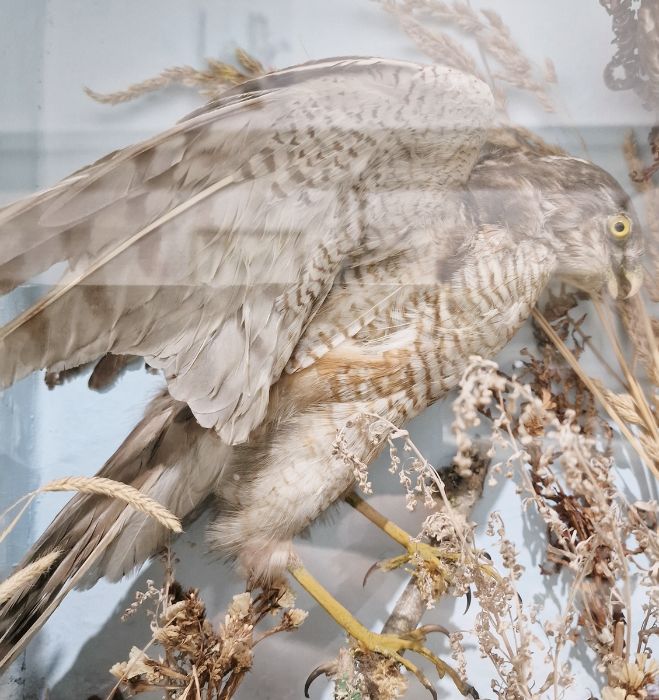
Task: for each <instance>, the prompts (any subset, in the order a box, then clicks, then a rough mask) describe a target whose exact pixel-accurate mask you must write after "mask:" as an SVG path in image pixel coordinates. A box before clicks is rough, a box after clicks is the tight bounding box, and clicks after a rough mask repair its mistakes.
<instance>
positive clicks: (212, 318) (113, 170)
mask: <svg viewBox="0 0 659 700" xmlns="http://www.w3.org/2000/svg"><path fill="white" fill-rule="evenodd" d="M492 113H493V112H492V97H491V94H490V93H489V89H488V88H487V87H486V86H485V85H483V84H482V83H480V82H479V81H478V80H476V79H475V78H473V77H471V76H467V75H464V74H462V73H459V72H457V71H455V70H452V69H448V68H445V67H437V66H420V65H417V64H412V63H403V62H397V61H389V60H384V59H358V58H350V59H331V60H327V61H322V62H318V63H315V64H309V65H305V66H298V67H294V68H291V69H287V70H284V71H279V72H277V73H273V74H271V75H269V76H265V77H263V78H259V79H257V80H254V81H249V82H248V83H246V84H244V85H242V86H239V87H238V88H235V89H233V90H232V91H230V92H229V93H227V94H226V95H225V96H224V97H222V98H220V99H219V100H217V101H215V102H213V103H211V104H209V105H208V106H206V107H205V108H203V109H202V110H199V111H198V112H196V113H194V114H193V115H191V116H190V117H189V118H187V119H185V120H184V121H182V122H180V123H179V124H178V125H176V126H175V127H174V128H172V129H170V130H169V131H167V132H165V133H163V134H160V135H158V136H156V137H154V138H152V139H149V140H147V141H145V142H143V143H141V144H137V145H135V146H131V147H128V148H126V149H123V150H121V151H118V152H115V153H114V154H110V155H109V156H106V157H105V158H104V159H102V160H100V161H98V162H97V163H95V164H93V165H91V166H89V167H88V168H85V169H83V170H81V171H79V172H78V173H75V174H73V175H72V176H70V177H69V178H67V179H65V180H64V181H62V183H60V184H58V185H55V186H54V187H52V188H50V189H49V190H46V191H45V192H42V193H40V194H37V195H34V196H32V197H30V198H28V199H27V200H25V201H23V202H20V203H18V204H14V205H10V206H9V207H6V208H5V209H4V210H0V243H1V245H0V285H1V286H2V289H3V290H5V291H6V290H9V289H12V288H14V287H15V286H17V285H20V284H23V283H25V282H27V281H29V280H30V279H31V278H32V277H34V276H35V275H37V274H40V273H43V272H46V271H50V272H49V274H50V275H52V276H54V278H55V279H54V286H53V287H52V289H51V290H50V291H49V292H47V293H46V295H45V296H44V297H43V298H42V299H40V300H39V301H38V302H37V303H36V304H35V305H34V306H33V307H31V308H30V309H28V310H27V311H26V312H25V313H24V314H23V315H21V316H19V317H17V318H15V319H14V320H13V321H12V322H10V323H9V324H7V325H6V326H5V327H4V328H2V329H0V346H1V347H0V385H4V386H6V385H8V384H10V383H12V382H14V381H16V380H17V379H19V378H20V377H22V376H24V375H26V374H28V373H29V372H31V371H34V370H36V369H38V368H43V367H48V368H50V369H51V370H53V371H58V370H62V369H66V368H69V367H73V366H76V365H79V364H83V363H86V362H90V361H93V360H96V359H97V358H99V357H102V356H104V355H105V354H106V353H108V352H110V353H113V354H128V355H141V356H143V357H145V358H146V360H147V362H149V364H150V365H152V366H153V367H157V368H160V369H162V370H163V372H164V375H165V377H166V379H167V382H168V386H169V391H170V393H171V395H172V396H173V397H174V398H175V399H177V400H180V401H185V402H187V403H188V405H189V406H190V408H191V410H192V412H193V413H194V415H195V417H196V418H197V420H198V421H199V423H200V424H201V425H202V426H205V427H209V428H210V427H212V428H215V429H216V430H217V431H218V432H219V433H220V435H221V437H222V438H223V439H224V440H225V441H227V442H230V443H235V442H240V441H243V440H245V439H246V438H247V436H248V435H249V432H250V431H251V430H252V429H253V427H254V426H256V425H257V424H258V423H259V422H260V420H261V419H262V417H263V415H264V413H265V410H266V407H267V401H268V394H269V389H270V386H271V385H272V383H273V382H275V381H276V380H277V378H278V377H279V375H280V374H281V372H282V370H283V369H284V367H285V365H286V363H287V362H288V360H289V358H290V357H291V354H292V353H293V350H294V348H295V346H296V344H297V343H298V341H299V339H300V337H301V335H302V334H303V332H304V330H305V328H306V327H307V326H308V324H309V322H310V321H311V319H312V318H313V316H314V314H315V313H316V311H317V310H318V308H319V306H320V305H321V304H322V303H323V300H324V299H325V297H326V295H327V294H328V292H329V290H330V288H331V286H332V284H333V283H334V280H335V278H336V277H337V275H338V274H339V273H340V272H341V270H342V269H343V268H344V267H345V266H346V265H347V264H353V263H354V261H355V259H358V258H359V257H360V256H367V257H369V256H370V258H373V257H374V256H375V257H378V258H381V259H384V258H386V257H387V256H388V255H393V254H396V253H397V252H399V251H400V250H402V249H404V248H405V246H406V245H408V244H407V243H406V242H405V240H404V236H402V235H401V231H400V230H394V231H392V230H388V231H386V232H384V233H383V231H384V229H383V227H382V226H380V227H379V228H378V227H377V226H376V227H375V228H373V227H369V225H368V224H365V222H364V211H367V210H368V206H369V205H368V204H367V203H366V202H367V200H368V198H369V197H370V196H371V195H372V194H374V196H375V199H376V200H377V198H378V197H386V196H394V195H393V194H391V193H395V192H396V190H397V189H398V188H401V187H402V188H403V189H405V188H407V192H408V194H407V196H410V195H414V193H415V192H416V191H418V190H419V189H425V190H429V191H431V192H432V193H433V196H435V198H437V197H441V190H442V189H447V188H451V187H454V186H455V185H458V184H461V183H464V182H465V181H466V179H467V178H468V176H469V173H470V171H471V168H472V167H473V164H474V162H475V160H476V158H477V156H478V153H479V150H480V146H481V144H482V142H483V140H484V136H485V131H486V129H487V128H488V127H489V125H490V122H491V119H492ZM383 173H386V181H383ZM410 178H411V180H410ZM387 193H390V194H387ZM424 201H425V200H424ZM426 213H427V212H426ZM424 215H425V214H424ZM375 218H377V217H375ZM412 225H414V221H412ZM62 270H63V271H62ZM358 325H359V324H356V326H355V327H357V326H358Z"/></svg>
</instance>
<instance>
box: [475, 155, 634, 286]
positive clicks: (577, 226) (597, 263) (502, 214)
mask: <svg viewBox="0 0 659 700" xmlns="http://www.w3.org/2000/svg"><path fill="white" fill-rule="evenodd" d="M497 161H498V163H497ZM494 163H497V165H496V166H494ZM480 165H481V164H479V166H477V170H478V169H479V167H480ZM482 166H484V172H482V173H481V174H479V175H477V178H478V179H481V183H482V184H481V187H484V185H485V182H486V181H487V180H486V179H485V178H486V177H487V173H486V171H488V170H490V168H491V167H493V166H494V167H496V170H497V172H498V175H499V184H498V186H497V187H495V190H496V193H497V200H496V201H493V198H492V197H490V198H489V199H490V204H489V205H487V206H486V209H489V212H488V214H489V215H490V216H492V215H493V214H494V211H493V208H494V209H496V210H497V211H498V212H499V213H498V214H496V216H497V217H498V218H499V219H503V221H504V223H505V225H506V226H507V228H509V230H511V231H512V232H513V233H514V235H516V236H524V237H526V238H528V237H529V236H530V237H537V238H538V239H539V240H541V241H542V242H543V243H544V244H548V245H549V246H550V247H551V248H552V249H553V251H554V253H555V255H556V259H557V269H556V274H557V276H558V277H559V279H562V280H563V281H565V282H568V283H570V284H572V285H573V286H575V287H577V288H579V289H582V290H584V291H586V292H588V293H590V294H598V293H599V292H600V291H601V290H603V289H604V288H608V290H609V292H610V293H611V294H612V296H613V297H614V298H627V297H630V296H633V295H634V294H635V293H636V292H637V291H638V290H639V289H640V286H641V283H642V279H643V272H642V267H641V258H642V253H643V241H642V235H641V227H640V224H639V222H638V217H637V216H636V213H635V211H634V207H633V206H632V203H631V200H630V198H629V196H628V195H627V194H626V192H625V191H624V190H623V189H622V187H621V186H620V185H619V184H618V182H617V181H616V180H615V179H614V178H613V177H612V176H611V175H609V173H607V172H606V171H604V170H602V169H601V168H599V167H598V166H596V165H594V164H593V163H589V162H588V161H585V160H581V159H579V158H572V157H570V156H529V155H528V154H523V153H520V152H516V153H508V154H501V153H499V154H497V155H493V156H492V157H490V158H488V159H487V162H485V161H484V162H483V163H482ZM494 174H495V173H494V171H493V170H490V173H489V175H494ZM488 179H489V178H488ZM491 181H492V180H491V179H490V182H491ZM502 188H503V190H504V191H505V192H506V194H504V192H502Z"/></svg>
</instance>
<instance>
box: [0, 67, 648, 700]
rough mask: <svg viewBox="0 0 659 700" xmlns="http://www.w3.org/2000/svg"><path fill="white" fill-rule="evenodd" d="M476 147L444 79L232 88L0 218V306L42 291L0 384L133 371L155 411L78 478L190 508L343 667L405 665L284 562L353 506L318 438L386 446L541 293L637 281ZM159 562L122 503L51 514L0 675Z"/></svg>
mask: <svg viewBox="0 0 659 700" xmlns="http://www.w3.org/2000/svg"><path fill="white" fill-rule="evenodd" d="M493 124H494V108H493V99H492V95H491V93H490V90H489V88H488V87H487V86H486V85H485V84H483V83H482V82H480V81H479V80H477V79H476V78H474V77H472V76H470V75H465V74H463V73H461V72H459V71H456V70H454V69H450V68H446V67H440V66H424V65H417V64H414V63H405V62H400V61H393V60H385V59H377V58H339V59H331V60H324V61H319V62H314V63H309V64H306V65H302V66H297V67H293V68H289V69H286V70H281V71H278V72H275V73H272V74H270V75H267V76H265V77H261V78H258V79H254V80H250V81H249V82H246V83H244V84H243V85H240V86H239V87H236V88H234V89H231V90H229V91H228V92H226V94H224V95H223V96H222V97H220V98H219V99H217V100H215V101H213V102H211V103H209V104H208V105H206V106H205V107H203V108H201V109H199V110H198V111H196V112H194V113H193V114H191V115H190V116H189V117H187V118H185V119H184V120H183V121H181V122H179V123H178V124H177V125H176V126H174V127H173V128H172V129H170V130H169V131H166V132H165V133H162V134H159V135H158V136H155V137H154V138H151V139H149V140H147V141H144V142H143V143H140V144H137V145H135V146H130V147H128V148H125V149H123V150H120V151H116V152H114V153H111V154H110V155H108V156H106V157H105V158H102V159H101V160H99V161H98V162H96V163H94V164H93V165H90V166H89V167H86V168H83V169H82V170H79V171H78V172H76V173H74V174H73V175H71V176H70V177H68V178H66V179H64V180H63V181H62V182H60V183H58V184H56V185H54V186H53V187H51V188H50V189H47V190H45V191H43V192H40V193H38V194H36V195H34V196H31V197H28V198H27V199H24V200H22V201H19V202H16V203H14V204H11V205H9V206H8V207H6V208H4V209H3V210H0V240H1V242H2V245H1V246H0V279H1V283H2V285H3V291H5V292H7V291H9V290H11V289H13V288H15V287H16V286H18V285H21V284H23V283H25V282H26V281H28V280H30V279H32V278H34V277H35V276H36V275H38V274H40V273H42V272H44V271H46V270H49V269H51V268H53V270H59V271H60V272H61V271H62V270H64V271H63V272H61V278H60V279H59V281H58V282H57V284H56V285H55V286H54V287H53V288H52V289H51V290H50V291H49V292H48V293H46V294H45V296H44V297H42V298H41V299H40V300H39V301H38V302H37V303H35V304H34V306H32V307H30V308H29V309H28V310H27V311H25V312H24V313H22V314H21V315H20V316H18V317H17V318H15V319H14V320H13V321H11V322H10V323H8V324H7V325H6V326H4V328H2V329H0V342H1V345H2V347H1V352H0V382H1V383H2V385H3V386H9V385H10V384H12V383H13V382H15V381H17V380H18V379H20V378H21V377H24V376H26V375H27V374H29V373H31V372H34V371H35V370H38V369H42V368H47V369H50V370H51V371H58V370H62V369H65V368H72V367H76V366H79V365H82V364H85V363H90V362H94V361H97V360H99V358H103V357H104V356H106V354H107V353H112V354H114V355H117V354H118V355H130V356H140V357H143V358H145V360H146V361H147V362H148V364H149V365H150V366H151V367H154V368H158V369H159V370H161V371H162V374H163V376H164V378H165V379H166V382H167V389H166V390H165V391H163V393H162V394H161V395H160V396H158V397H157V398H156V399H155V400H153V401H152V402H151V404H150V405H149V406H148V408H147V409H146V413H145V416H144V418H143V419H142V420H141V421H140V423H139V424H138V425H137V426H136V427H135V429H134V430H133V432H132V433H131V434H130V435H129V436H128V438H127V439H126V440H125V442H124V443H123V445H122V446H121V447H120V448H119V449H118V450H117V452H116V453H115V454H114V455H113V456H112V457H111V458H110V460H109V461H108V462H107V464H106V465H105V466H104V467H103V468H102V469H101V471H100V472H99V475H100V476H104V477H109V478H112V479H116V480H120V481H123V482H126V483H128V484H131V485H133V486H134V487H136V488H138V489H140V490H142V491H143V492H144V493H146V494H148V495H150V496H152V497H153V498H154V499H156V500H158V501H160V502H161V503H162V504H164V505H165V506H167V507H168V508H169V509H170V510H171V511H173V512H174V513H175V514H176V515H178V516H179V517H181V518H183V519H187V520H189V519H190V518H192V517H194V516H195V515H197V513H198V512H199V511H200V509H202V507H204V506H205V505H207V504H209V503H211V502H212V503H213V504H214V507H215V513H216V515H215V518H214V521H213V522H212V525H211V526H210V529H209V533H208V542H209V546H210V548H211V549H212V550H214V551H217V552H219V553H221V554H223V555H226V556H228V557H230V558H232V559H233V560H234V561H235V562H236V564H237V566H238V567H239V568H240V570H241V571H242V572H243V573H244V574H245V575H248V576H250V577H251V579H252V580H254V581H257V582H262V583H263V582H268V581H273V580H276V579H278V578H279V577H281V576H282V575H284V574H285V572H286V569H288V570H289V571H290V572H291V573H292V574H293V576H294V577H295V578H296V579H297V580H298V581H299V582H300V583H301V584H302V585H303V586H305V587H306V588H307V589H308V590H309V591H310V592H311V594H312V595H314V596H315V597H316V599H317V600H318V601H319V602H320V603H321V605H323V606H324V607H325V608H327V609H328V610H329V612H330V613H331V614H333V615H334V617H335V618H336V619H338V620H339V621H340V623H341V624H342V625H343V626H344V627H345V628H346V629H347V630H348V631H349V632H350V633H351V634H352V635H353V636H355V637H356V638H357V639H358V641H360V642H361V643H362V644H363V645H364V646H366V647H369V648H371V649H375V650H377V651H380V652H382V653H385V654H389V655H390V656H394V657H395V658H397V659H402V657H399V656H398V652H399V651H400V650H401V649H404V648H408V649H409V648H414V649H416V650H417V651H419V649H418V648H416V647H415V646H414V645H412V644H411V643H410V642H409V641H406V640H401V639H397V638H395V637H391V636H387V635H384V636H382V635H375V634H374V633H370V632H368V630H366V629H365V628H363V627H361V626H360V625H359V624H358V623H357V622H356V621H354V620H353V619H352V618H349V616H348V614H347V611H345V610H344V609H342V608H340V606H339V605H338V603H337V602H336V601H333V600H332V599H331V598H330V597H329V594H327V592H326V591H324V590H323V589H322V588H321V587H320V584H318V582H315V581H314V580H313V579H311V577H310V576H309V575H308V574H307V572H306V571H305V570H304V569H303V568H302V565H301V563H300V561H299V560H298V559H297V558H296V557H295V556H294V554H293V553H292V544H291V543H292V541H293V539H294V538H295V536H296V535H297V534H299V533H300V532H302V531H303V530H305V529H306V528H308V527H309V526H310V525H311V524H312V523H313V521H314V520H315V519H316V518H318V517H319V516H320V515H321V514H322V513H323V512H324V511H325V510H326V509H327V508H329V506H331V505H332V504H333V503H334V502H335V501H337V499H340V498H341V497H342V496H343V495H345V494H346V493H347V492H349V491H350V489H351V488H352V487H353V484H354V474H353V469H352V468H351V466H350V465H349V464H347V463H346V461H345V460H344V459H342V458H341V456H337V455H336V454H333V450H332V444H333V442H334V440H335V437H336V433H337V430H338V429H341V428H343V427H344V426H345V425H346V422H347V421H348V419H349V418H350V417H352V416H354V415H355V414H357V413H360V412H366V413H369V414H376V415H378V416H382V417H384V418H386V419H387V420H388V421H391V422H393V423H395V424H398V425H401V424H403V423H405V422H406V421H408V420H410V419H411V418H412V417H413V416H415V415H417V414H418V413H419V412H421V411H422V410H423V409H425V408H426V407H427V406H428V405H429V404H431V403H433V402H434V401H436V400H438V399H440V398H441V397H442V396H444V395H445V394H446V393H447V392H448V391H449V390H450V389H451V388H452V387H454V386H455V385H456V383H457V382H458V380H459V378H460V375H461V372H462V371H463V369H464V368H465V365H466V363H467V361H468V358H469V357H470V356H471V355H474V354H480V355H483V356H485V357H492V356H494V355H495V354H496V353H497V352H498V351H499V350H500V349H501V348H502V347H503V346H504V345H505V344H506V342H507V341H508V340H509V339H510V338H511V336H512V335H513V334H514V333H515V331H516V330H517V329H518V328H519V327H520V325H521V324H522V323H523V321H524V320H525V319H526V318H527V317H528V316H529V314H530V312H531V310H532V308H533V306H534V304H535V303H536V301H537V299H538V296H539V295H540V293H541V292H542V290H543V288H544V287H545V286H546V285H547V283H548V282H549V281H550V280H551V279H552V278H560V279H562V280H564V281H566V282H569V283H572V284H573V285H575V286H577V287H579V288H580V289H583V290H587V291H589V292H592V293H599V291H600V289H601V288H603V287H606V286H607V285H608V287H609V290H610V291H611V292H612V293H613V294H614V296H628V295H631V294H632V293H634V292H635V291H636V290H637V289H638V287H639V285H640V279H641V278H640V256H641V242H640V238H639V236H640V232H639V230H638V224H637V221H636V217H635V215H634V213H633V211H632V208H631V205H630V202H629V199H628V197H627V196H626V195H625V193H624V192H623V190H622V189H621V187H620V186H619V185H618V184H617V183H616V181H615V180H614V179H613V178H612V177H610V176H609V175H608V174H607V173H605V172H603V171H602V170H601V169H599V168H597V167H596V166H594V165H592V164H590V163H588V162H586V161H583V160H580V159H576V158H570V157H558V156H551V157H548V156H539V155H533V154H530V153H526V152H522V151H519V150H506V149H505V148H502V147H495V146H491V145H488V142H487V132H488V128H490V127H491V126H492V125H493ZM54 266H55V267H54ZM51 274H52V271H51ZM345 438H346V441H347V444H348V448H349V450H350V452H351V453H353V454H354V455H356V456H357V457H358V458H359V459H360V460H362V461H364V462H369V461H371V460H372V459H373V458H374V456H375V455H376V454H377V452H378V450H379V447H380V446H379V445H374V444H372V442H370V441H369V440H368V439H367V437H366V435H365V434H364V433H363V431H362V430H360V429H358V428H357V427H353V428H352V429H351V428H348V429H346V431H345ZM166 541H167V532H166V531H165V530H164V528H163V527H162V526H161V525H159V524H158V523H157V522H155V521H154V520H153V519H151V518H149V517H148V516H146V515H144V514H142V513H138V512H136V511H134V510H133V509H131V508H130V507H127V506H125V505H124V504H120V503H118V502H116V501H114V500H111V499H107V498H103V497H100V496H77V497H75V498H73V500H72V501H71V502H70V503H69V504H68V505H67V506H66V507H65V508H64V510H63V511H62V512H61V513H60V515H59V516H58V517H57V518H56V519H55V521H54V522H53V523H52V525H51V526H50V527H49V528H48V530H47V531H46V532H45V533H44V535H43V536H42V537H41V539H40V540H39V541H38V542H37V543H36V544H35V545H34V547H33V548H32V550H31V552H30V553H29V554H28V555H27V557H26V559H25V561H24V562H23V565H24V564H26V563H28V562H29V561H32V560H34V559H36V558H38V557H40V556H43V555H44V554H46V553H49V552H51V551H53V550H58V551H60V552H61V556H60V558H59V560H58V562H57V563H55V564H54V565H53V567H52V569H51V570H50V572H49V573H48V574H46V575H44V576H43V577H42V579H41V580H40V581H39V582H38V583H37V584H36V585H33V586H32V587H30V588H29V589H25V590H18V591H17V592H16V594H15V595H14V598H13V599H12V600H11V601H9V602H8V603H6V604H5V606H4V608H3V609H2V610H1V611H0V636H1V643H0V652H2V658H3V659H4V663H5V664H6V663H7V662H8V661H9V660H11V659H12V658H14V656H15V655H16V653H17V652H18V651H19V650H20V649H21V648H22V647H23V646H24V645H25V643H26V642H27V640H28V639H29V638H30V637H31V636H32V635H33V633H34V632H35V631H36V630H37V629H38V628H39V627H40V626H41V625H42V624H43V623H44V621H45V620H46V618H47V617H48V616H49V614H50V613H51V612H52V610H53V609H54V607H55V606H56V605H57V604H58V602H59V601H60V599H61V597H62V596H63V595H64V594H65V593H66V592H67V591H68V590H69V588H70V587H71V586H73V585H77V586H89V585H92V584H93V583H94V582H95V581H96V580H98V578H99V577H102V576H105V577H107V578H109V579H110V580H116V579H119V578H120V577H121V576H123V575H124V574H125V573H126V572H129V571H131V570H132V569H134V567H135V566H137V565H139V564H141V563H142V562H144V561H145V560H146V559H147V558H149V557H151V556H153V555H154V554H155V553H156V552H158V551H159V550H160V549H161V548H162V547H163V544H164V543H165V542H166ZM337 611H338V612H337ZM423 649H425V648H423ZM425 651H426V652H427V650H425ZM421 653H425V652H424V651H421ZM404 662H405V663H406V664H407V665H408V667H410V666H411V664H410V662H408V661H407V659H405V660H404ZM401 663H403V661H402V660H401ZM461 690H463V692H466V688H465V687H464V686H461Z"/></svg>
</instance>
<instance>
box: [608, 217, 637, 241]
mask: <svg viewBox="0 0 659 700" xmlns="http://www.w3.org/2000/svg"><path fill="white" fill-rule="evenodd" d="M631 230H632V222H631V221H630V219H629V217H627V216H625V215H624V214H618V215H617V216H611V217H609V233H610V234H611V235H612V236H613V237H614V238H617V239H618V240H622V239H623V238H627V236H629V234H630V233H631Z"/></svg>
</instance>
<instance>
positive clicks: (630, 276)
mask: <svg viewBox="0 0 659 700" xmlns="http://www.w3.org/2000/svg"><path fill="white" fill-rule="evenodd" d="M642 284H643V268H642V267H640V266H639V267H637V268H635V269H633V270H622V271H621V272H620V273H619V274H618V275H617V276H616V275H613V274H612V275H611V276H610V277H609V279H608V282H607V288H608V290H609V294H610V295H611V296H612V297H613V298H614V299H631V297H633V296H634V295H635V294H637V293H638V290H639V289H640V288H641V285H642Z"/></svg>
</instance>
